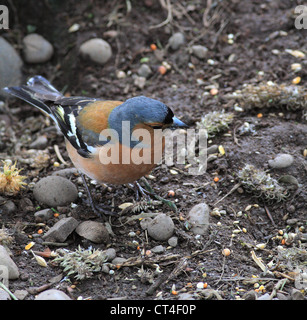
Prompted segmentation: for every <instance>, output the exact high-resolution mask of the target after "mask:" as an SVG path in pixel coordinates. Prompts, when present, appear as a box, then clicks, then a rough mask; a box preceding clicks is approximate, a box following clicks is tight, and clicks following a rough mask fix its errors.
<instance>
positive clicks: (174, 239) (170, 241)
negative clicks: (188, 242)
mask: <svg viewBox="0 0 307 320" xmlns="http://www.w3.org/2000/svg"><path fill="white" fill-rule="evenodd" d="M167 242H168V244H169V245H170V246H172V247H176V246H177V244H178V237H175V236H174V237H170V238H169V239H168V241H167Z"/></svg>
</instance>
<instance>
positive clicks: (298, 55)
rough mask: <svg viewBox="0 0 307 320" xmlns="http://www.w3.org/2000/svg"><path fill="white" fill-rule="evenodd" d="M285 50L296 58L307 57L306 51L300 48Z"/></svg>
mask: <svg viewBox="0 0 307 320" xmlns="http://www.w3.org/2000/svg"><path fill="white" fill-rule="evenodd" d="M285 51H286V52H287V53H289V54H291V55H292V56H293V57H295V58H304V57H305V53H303V52H302V51H299V50H291V49H286V50H285Z"/></svg>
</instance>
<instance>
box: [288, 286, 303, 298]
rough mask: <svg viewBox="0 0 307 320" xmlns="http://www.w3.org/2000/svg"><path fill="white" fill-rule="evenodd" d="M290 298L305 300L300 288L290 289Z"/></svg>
mask: <svg viewBox="0 0 307 320" xmlns="http://www.w3.org/2000/svg"><path fill="white" fill-rule="evenodd" d="M291 298H292V300H305V298H304V294H303V293H302V292H301V291H300V290H298V289H295V288H293V289H292V290H291Z"/></svg>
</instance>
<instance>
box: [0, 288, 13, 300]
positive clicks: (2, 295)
mask: <svg viewBox="0 0 307 320" xmlns="http://www.w3.org/2000/svg"><path fill="white" fill-rule="evenodd" d="M1 300H11V296H10V294H9V293H8V292H6V291H5V290H3V289H1V288H0V301H1Z"/></svg>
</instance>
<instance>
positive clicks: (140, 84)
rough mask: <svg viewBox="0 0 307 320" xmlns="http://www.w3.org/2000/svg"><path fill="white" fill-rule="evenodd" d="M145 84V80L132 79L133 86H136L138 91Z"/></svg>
mask: <svg viewBox="0 0 307 320" xmlns="http://www.w3.org/2000/svg"><path fill="white" fill-rule="evenodd" d="M145 84H146V78H144V77H139V76H137V77H135V79H134V85H135V86H137V87H138V88H139V89H143V88H144V87H145Z"/></svg>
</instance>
